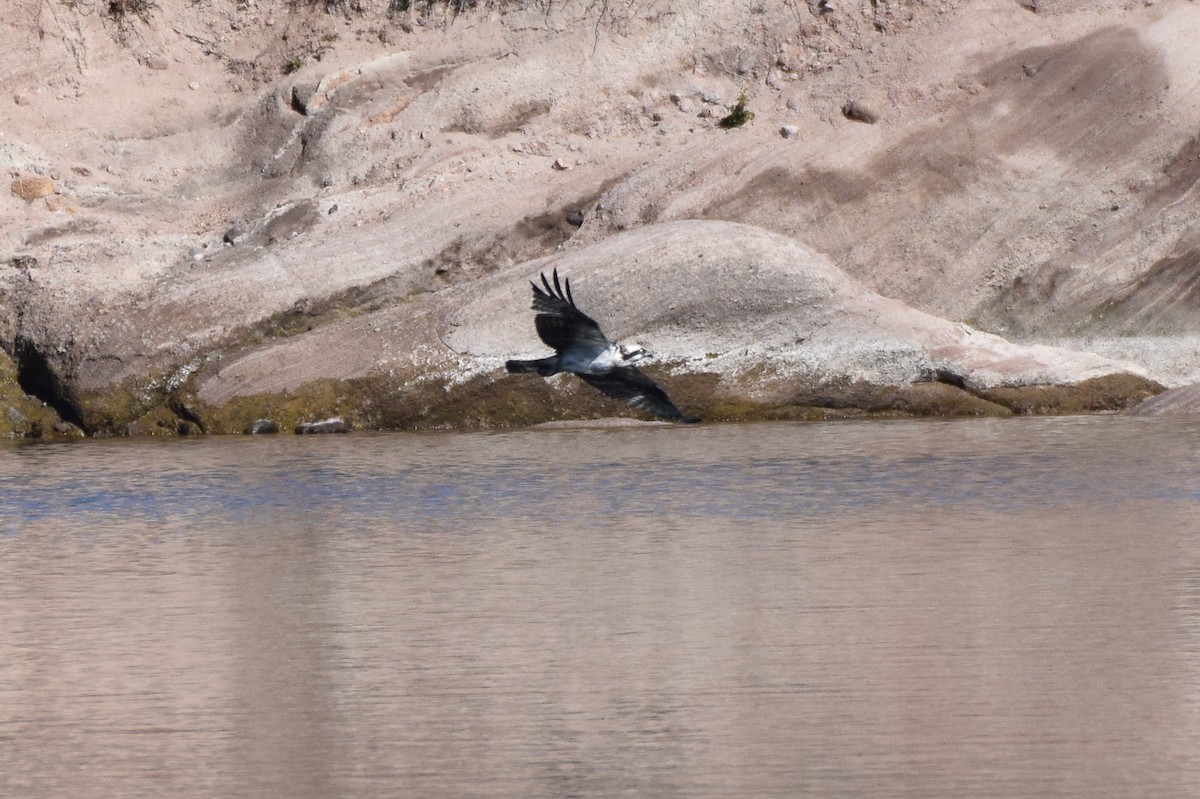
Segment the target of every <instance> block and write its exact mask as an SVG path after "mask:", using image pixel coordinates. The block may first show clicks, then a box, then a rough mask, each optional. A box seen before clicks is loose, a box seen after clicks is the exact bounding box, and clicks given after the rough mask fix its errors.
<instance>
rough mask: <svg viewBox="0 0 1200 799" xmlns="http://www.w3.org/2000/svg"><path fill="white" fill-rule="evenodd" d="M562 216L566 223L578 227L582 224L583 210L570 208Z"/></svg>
mask: <svg viewBox="0 0 1200 799" xmlns="http://www.w3.org/2000/svg"><path fill="white" fill-rule="evenodd" d="M564 218H565V219H566V220H567V224H568V225H574V226H575V227H579V226H580V225H582V224H583V211H582V210H580V209H579V208H572V209H571V210H570V211H567V213H566V215H565V216H564Z"/></svg>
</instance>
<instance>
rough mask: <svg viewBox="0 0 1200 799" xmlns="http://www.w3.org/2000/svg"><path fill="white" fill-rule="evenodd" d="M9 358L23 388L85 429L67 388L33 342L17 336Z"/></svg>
mask: <svg viewBox="0 0 1200 799" xmlns="http://www.w3.org/2000/svg"><path fill="white" fill-rule="evenodd" d="M12 358H13V362H14V363H16V365H17V384H18V385H19V386H20V387H21V390H22V391H24V392H25V393H26V394H28V395H30V396H31V397H36V398H37V399H38V400H40V401H41V402H44V403H45V404H46V405H48V406H50V407H51V408H53V409H54V411H55V413H57V414H58V415H59V416H60V417H61V418H62V419H63V421H66V422H70V423H71V424H73V425H75V426H76V427H78V428H79V429H81V430H83V431H85V432H87V427H86V425H84V423H83V416H82V415H81V414H80V413H79V408H78V405H77V404H76V402H75V399H74V397H73V396H72V394H71V391H70V389H69V388H68V387H67V385H66V384H65V383H64V382H63V380H62V378H60V377H59V376H58V375H57V374H55V372H54V370H53V369H51V368H50V362H49V361H48V360H47V359H46V356H45V355H44V354H43V353H42V352H41V350H39V349H38V348H37V345H36V344H34V343H33V342H32V341H30V340H29V339H28V338H25V337H23V336H18V337H17V338H16V340H15V341H14V342H13V351H12Z"/></svg>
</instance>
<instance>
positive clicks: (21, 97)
mask: <svg viewBox="0 0 1200 799" xmlns="http://www.w3.org/2000/svg"><path fill="white" fill-rule="evenodd" d="M13 102H14V103H16V104H17V105H29V95H27V94H14V95H13Z"/></svg>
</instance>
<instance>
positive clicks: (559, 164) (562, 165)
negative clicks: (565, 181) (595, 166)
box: [551, 158, 572, 172]
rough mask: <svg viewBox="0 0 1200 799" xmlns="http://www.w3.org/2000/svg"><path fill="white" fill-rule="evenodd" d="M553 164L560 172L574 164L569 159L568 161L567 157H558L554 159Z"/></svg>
mask: <svg viewBox="0 0 1200 799" xmlns="http://www.w3.org/2000/svg"><path fill="white" fill-rule="evenodd" d="M551 166H553V167H554V168H555V169H557V170H558V171H559V172H562V171H564V170H567V169H570V168H571V166H572V164H571V163H570V162H569V161H567V159H565V158H556V159H554V163H553V164H552V165H551Z"/></svg>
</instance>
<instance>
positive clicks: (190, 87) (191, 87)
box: [188, 80, 200, 91]
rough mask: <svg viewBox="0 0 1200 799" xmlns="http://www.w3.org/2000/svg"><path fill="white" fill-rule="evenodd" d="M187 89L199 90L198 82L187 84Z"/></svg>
mask: <svg viewBox="0 0 1200 799" xmlns="http://www.w3.org/2000/svg"><path fill="white" fill-rule="evenodd" d="M188 88H189V89H191V90H192V91H197V90H198V89H199V88H200V81H196V80H194V81H191V82H190V83H188Z"/></svg>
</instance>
